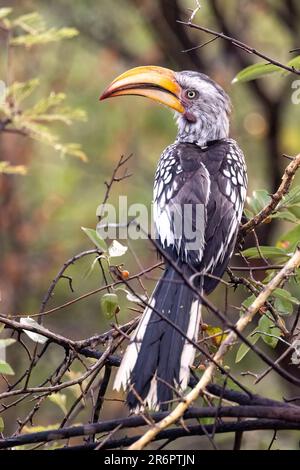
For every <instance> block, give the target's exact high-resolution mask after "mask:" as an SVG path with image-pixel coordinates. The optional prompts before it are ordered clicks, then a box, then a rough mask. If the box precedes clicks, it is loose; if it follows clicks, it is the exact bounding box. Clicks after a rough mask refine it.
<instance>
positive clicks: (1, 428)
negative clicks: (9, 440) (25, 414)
mask: <svg viewBox="0 0 300 470" xmlns="http://www.w3.org/2000/svg"><path fill="white" fill-rule="evenodd" d="M3 431H4V421H3V418H1V417H0V432H3Z"/></svg>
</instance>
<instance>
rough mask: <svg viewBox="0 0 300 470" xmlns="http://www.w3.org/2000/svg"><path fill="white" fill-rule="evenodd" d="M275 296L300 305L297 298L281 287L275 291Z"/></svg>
mask: <svg viewBox="0 0 300 470" xmlns="http://www.w3.org/2000/svg"><path fill="white" fill-rule="evenodd" d="M273 295H274V297H277V298H278V299H282V300H287V301H289V302H291V303H292V304H294V305H299V303H300V301H299V300H298V299H296V297H293V296H292V294H291V293H290V292H289V291H287V290H285V289H280V288H279V287H277V289H275V290H274V292H273Z"/></svg>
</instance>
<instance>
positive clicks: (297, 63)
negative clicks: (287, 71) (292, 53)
mask: <svg viewBox="0 0 300 470" xmlns="http://www.w3.org/2000/svg"><path fill="white" fill-rule="evenodd" d="M287 65H289V66H290V67H295V69H298V70H299V69H300V55H297V56H296V57H294V58H293V59H292V60H290V61H289V62H288V63H287Z"/></svg>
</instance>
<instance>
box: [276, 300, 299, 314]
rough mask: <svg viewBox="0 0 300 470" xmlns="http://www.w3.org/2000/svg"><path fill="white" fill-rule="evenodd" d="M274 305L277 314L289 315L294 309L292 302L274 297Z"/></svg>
mask: <svg viewBox="0 0 300 470" xmlns="http://www.w3.org/2000/svg"><path fill="white" fill-rule="evenodd" d="M274 307H275V309H276V312H278V313H279V315H291V314H292V313H293V311H294V306H293V304H292V303H291V302H289V301H288V300H285V299H278V298H277V299H275V302H274Z"/></svg>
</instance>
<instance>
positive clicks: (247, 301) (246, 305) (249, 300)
mask: <svg viewBox="0 0 300 470" xmlns="http://www.w3.org/2000/svg"><path fill="white" fill-rule="evenodd" d="M255 299H256V297H255V295H254V294H252V295H250V296H249V297H247V299H245V300H244V302H243V303H242V306H243V307H244V309H246V310H247V309H248V308H249V307H250V305H251V304H252V303H253V302H254V300H255ZM244 309H241V311H240V314H241V315H244V313H245V310H244Z"/></svg>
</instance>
